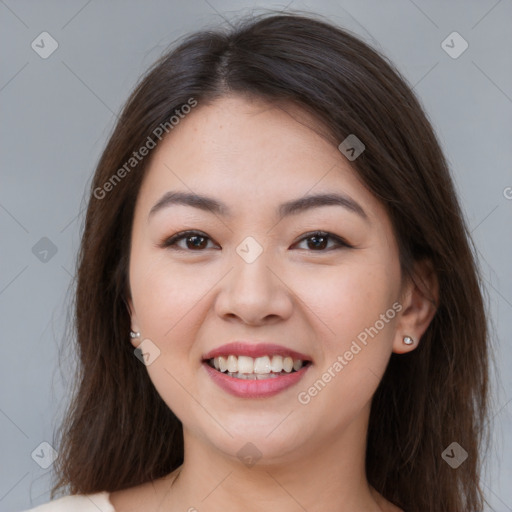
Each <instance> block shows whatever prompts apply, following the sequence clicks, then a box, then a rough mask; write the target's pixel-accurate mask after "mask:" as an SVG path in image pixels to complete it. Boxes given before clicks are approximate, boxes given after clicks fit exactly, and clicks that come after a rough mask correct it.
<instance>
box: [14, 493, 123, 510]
mask: <svg viewBox="0 0 512 512" xmlns="http://www.w3.org/2000/svg"><path fill="white" fill-rule="evenodd" d="M69 510H73V511H74V512H98V510H101V511H102V512H115V509H114V507H113V506H112V503H111V502H110V499H109V493H108V492H107V491H103V492H98V493H95V494H74V495H72V496H64V497H62V498H58V499H56V500H53V501H49V502H48V503H45V504H43V505H39V506H38V507H35V508H31V509H27V510H25V511H24V512H68V511H69Z"/></svg>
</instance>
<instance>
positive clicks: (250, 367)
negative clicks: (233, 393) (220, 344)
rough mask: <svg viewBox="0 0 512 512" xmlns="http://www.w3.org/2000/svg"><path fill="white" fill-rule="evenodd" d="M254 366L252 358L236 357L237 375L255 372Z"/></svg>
mask: <svg viewBox="0 0 512 512" xmlns="http://www.w3.org/2000/svg"><path fill="white" fill-rule="evenodd" d="M233 357H234V356H233ZM254 366H255V364H254V360H253V358H252V357H247V356H238V368H237V370H238V372H239V373H253V371H255V370H254Z"/></svg>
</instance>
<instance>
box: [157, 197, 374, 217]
mask: <svg viewBox="0 0 512 512" xmlns="http://www.w3.org/2000/svg"><path fill="white" fill-rule="evenodd" d="M173 205H186V206H192V207H194V208H199V209H200V210H204V211H210V212H212V213H214V214H218V215H221V216H223V217H229V218H232V217H233V214H232V212H231V211H230V209H229V207H228V206H227V205H226V204H224V203H222V202H220V201H218V200H216V199H214V198H213V197H208V196H204V195H200V194H194V193H189V192H178V191H169V192H166V193H165V194H164V195H163V196H162V197H161V198H160V199H159V200H158V201H157V203H156V204H155V205H154V206H153V207H152V208H151V210H150V211H149V215H148V221H149V219H150V218H151V217H152V216H153V215H154V214H155V213H156V212H158V211H160V210H163V209H164V208H168V207H170V206H173ZM321 206H341V207H343V208H345V209H346V210H349V211H350V212H352V213H355V214H357V215H359V216H360V217H361V218H363V219H364V220H365V221H367V222H368V221H369V218H368V215H367V214H366V212H365V211H364V210H363V208H362V207H361V206H360V205H359V203H357V202H356V201H354V199H352V198H351V197H349V196H347V195H345V194H339V193H331V194H316V195H309V196H304V197H301V198H299V199H293V200H291V201H287V202H285V203H282V204H281V205H279V207H278V213H279V215H280V217H287V216H289V215H296V214H299V213H302V212H304V211H306V210H310V209H312V208H318V207H321Z"/></svg>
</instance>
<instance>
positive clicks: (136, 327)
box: [124, 295, 141, 347]
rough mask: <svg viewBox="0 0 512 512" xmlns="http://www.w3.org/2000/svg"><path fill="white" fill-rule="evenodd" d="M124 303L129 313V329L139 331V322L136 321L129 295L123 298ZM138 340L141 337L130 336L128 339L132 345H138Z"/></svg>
mask: <svg viewBox="0 0 512 512" xmlns="http://www.w3.org/2000/svg"><path fill="white" fill-rule="evenodd" d="M124 303H125V304H126V308H127V309H128V314H129V315H130V323H131V330H132V331H135V332H140V329H139V324H138V322H137V315H136V314H135V308H134V307H133V300H132V298H131V296H130V295H128V297H126V298H124ZM140 340H141V338H132V337H131V336H130V341H131V343H132V345H133V346H134V347H137V346H138V345H139V343H140Z"/></svg>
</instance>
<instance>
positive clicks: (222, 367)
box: [214, 356, 228, 372]
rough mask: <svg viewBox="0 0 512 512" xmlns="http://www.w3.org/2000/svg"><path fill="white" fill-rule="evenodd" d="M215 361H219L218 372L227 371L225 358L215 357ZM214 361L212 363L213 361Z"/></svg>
mask: <svg viewBox="0 0 512 512" xmlns="http://www.w3.org/2000/svg"><path fill="white" fill-rule="evenodd" d="M215 359H218V360H219V370H220V371H221V372H225V371H226V370H227V369H228V363H227V360H226V358H225V357H222V356H220V357H216V358H215ZM215 359H214V361H215Z"/></svg>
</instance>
